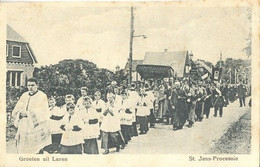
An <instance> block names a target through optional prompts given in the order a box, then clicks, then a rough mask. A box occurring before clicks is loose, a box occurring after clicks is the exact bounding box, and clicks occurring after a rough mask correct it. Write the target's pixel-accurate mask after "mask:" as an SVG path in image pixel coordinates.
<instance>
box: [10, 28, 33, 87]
mask: <svg viewBox="0 0 260 167" xmlns="http://www.w3.org/2000/svg"><path fill="white" fill-rule="evenodd" d="M6 31H7V39H6V84H7V85H10V86H15V87H19V86H25V85H26V80H27V79H28V78H31V77H32V76H33V70H34V64H35V63H37V59H36V57H35V55H34V53H33V51H32V48H31V47H30V45H29V43H28V42H27V41H26V40H25V39H24V38H23V37H22V36H20V35H19V34H18V33H17V32H16V31H14V29H12V28H11V27H10V26H9V25H7V27H6Z"/></svg>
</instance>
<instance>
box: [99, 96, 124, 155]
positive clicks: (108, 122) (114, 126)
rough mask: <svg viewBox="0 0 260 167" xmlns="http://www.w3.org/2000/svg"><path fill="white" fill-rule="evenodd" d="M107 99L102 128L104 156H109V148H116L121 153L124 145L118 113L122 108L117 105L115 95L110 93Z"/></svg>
mask: <svg viewBox="0 0 260 167" xmlns="http://www.w3.org/2000/svg"><path fill="white" fill-rule="evenodd" d="M107 99H108V102H107V103H106V107H105V108H106V109H105V111H104V112H103V121H102V124H101V127H100V129H101V131H102V133H101V134H102V140H101V148H103V149H104V150H105V152H104V153H103V154H109V148H114V147H116V151H117V152H119V150H120V145H124V139H123V137H122V134H121V129H120V117H119V113H118V112H119V109H120V108H119V106H117V104H116V103H115V95H114V94H113V93H108V94H107Z"/></svg>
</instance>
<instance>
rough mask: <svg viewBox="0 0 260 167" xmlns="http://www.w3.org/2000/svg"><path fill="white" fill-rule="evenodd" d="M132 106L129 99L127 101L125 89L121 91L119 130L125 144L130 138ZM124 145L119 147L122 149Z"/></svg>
mask: <svg viewBox="0 0 260 167" xmlns="http://www.w3.org/2000/svg"><path fill="white" fill-rule="evenodd" d="M133 111H134V109H133V107H132V104H131V101H129V99H128V96H127V91H123V92H122V103H121V109H120V117H121V119H120V124H121V132H122V134H123V137H124V140H125V144H128V142H129V141H130V140H131V133H132V132H131V126H132V119H133V114H132V113H133ZM124 148H125V146H124V145H123V146H122V147H121V149H124Z"/></svg>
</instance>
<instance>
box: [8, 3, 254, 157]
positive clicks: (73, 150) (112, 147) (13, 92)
mask: <svg viewBox="0 0 260 167" xmlns="http://www.w3.org/2000/svg"><path fill="white" fill-rule="evenodd" d="M146 8H147V6H145V7H144V9H146ZM21 9H22V8H21ZM83 9H84V10H83ZM93 9H95V10H86V9H85V8H80V9H78V8H75V12H78V11H80V10H83V11H82V13H79V16H80V17H82V18H83V17H85V14H87V13H88V12H94V13H93V16H99V15H104V17H106V18H109V19H108V20H107V22H104V21H103V20H104V19H100V20H102V21H100V22H98V20H96V17H93V16H92V14H89V17H87V18H86V19H85V20H88V21H87V22H86V21H85V20H84V21H80V22H78V23H77V24H76V25H78V24H83V25H84V24H86V23H89V26H90V27H92V26H93V27H92V28H90V29H89V28H85V27H84V26H83V25H79V26H75V28H73V29H71V31H68V30H67V29H64V30H63V28H57V31H54V32H52V29H48V32H49V31H50V33H46V32H45V29H43V28H42V27H52V26H53V24H50V25H45V26H41V27H33V26H32V25H36V24H30V25H31V26H32V27H31V29H32V30H37V31H42V33H39V34H44V35H41V38H43V39H41V41H44V44H38V43H39V41H34V40H35V39H37V38H35V36H33V38H31V39H30V42H28V41H27V40H25V39H24V38H23V37H22V36H21V35H19V33H18V32H16V31H15V30H14V28H16V29H18V27H16V26H15V25H24V26H25V25H26V24H22V23H23V22H19V21H23V19H13V18H9V20H10V21H9V22H10V23H11V25H13V26H10V25H6V31H7V40H6V65H7V66H6V116H7V124H6V125H7V126H6V129H7V130H6V141H7V142H6V145H7V146H6V148H7V149H6V151H7V153H18V154H104V155H107V154H114V153H115V154H117V153H118V152H120V153H122V154H123V153H124V152H125V153H129V152H131V153H136V154H138V153H148V154H153V153H155V154H158V153H164V154H165V153H169V154H172V153H189V154H191V153H210V149H211V146H212V145H213V144H215V143H214V142H215V141H217V140H219V139H220V138H221V136H225V134H226V133H225V132H226V130H227V129H228V128H229V127H231V126H232V125H233V124H235V123H236V122H238V121H239V119H240V117H243V115H244V113H247V114H248V113H251V109H250V108H249V107H248V106H250V107H251V97H250V96H251V61H252V57H251V43H250V41H244V42H243V43H242V41H243V40H244V39H248V35H249V34H250V35H251V31H249V30H251V28H250V27H246V28H244V27H243V26H241V25H250V24H249V22H250V21H251V20H250V19H249V20H247V21H248V24H245V22H241V23H239V24H238V25H237V26H235V27H237V28H242V30H241V31H243V32H244V29H248V32H247V33H245V34H243V33H236V34H235V33H233V31H230V30H232V28H234V26H233V24H232V25H231V28H227V32H225V33H223V30H222V29H221V28H219V27H222V25H226V23H227V22H229V21H230V20H232V19H227V20H224V22H223V23H221V24H220V23H219V22H220V21H221V20H223V19H224V18H225V19H226V16H227V14H226V11H225V10H220V11H219V13H220V14H221V15H219V16H218V15H216V19H215V20H218V21H217V23H219V24H220V25H221V26H215V22H214V24H213V23H212V25H214V26H211V24H209V25H207V24H205V22H208V20H209V19H208V12H209V13H212V14H217V13H218V12H212V9H208V12H206V13H205V14H204V15H205V20H202V21H201V25H199V24H198V25H197V26H198V27H205V25H206V27H208V29H201V30H202V31H201V32H200V33H197V31H198V29H196V31H191V30H192V29H194V28H193V27H194V21H193V18H194V14H195V15H196V14H198V13H199V12H198V11H200V12H201V9H196V10H194V11H193V12H192V11H191V10H189V12H185V15H186V14H189V15H190V16H189V17H187V20H189V21H187V23H186V21H185V24H184V22H183V23H181V24H180V25H178V26H170V27H168V28H165V27H167V26H168V25H172V24H168V23H170V22H172V21H176V19H172V18H175V17H176V15H175V14H174V13H173V12H172V11H174V10H172V9H171V10H169V11H168V12H166V11H167V10H168V9H167V10H166V8H160V9H159V8H158V15H156V14H154V15H151V16H150V15H148V14H149V13H151V12H150V11H153V10H156V9H154V8H150V9H149V10H147V12H142V13H139V15H138V18H139V17H140V18H143V19H144V20H145V22H147V21H149V20H150V21H151V22H150V23H149V24H148V25H147V27H144V29H143V30H142V31H144V30H147V34H148V36H149V32H150V31H149V30H153V31H154V28H155V25H158V26H160V27H159V28H158V31H155V32H154V33H150V36H149V38H148V37H147V36H146V35H144V34H138V33H137V32H138V31H135V29H134V18H135V17H134V7H133V6H131V8H129V10H130V12H131V15H130V25H128V24H129V22H127V24H125V25H124V26H123V27H121V28H120V29H118V30H117V29H116V28H118V27H120V26H115V25H121V24H122V23H121V22H120V23H118V21H117V20H118V19H110V17H107V13H106V12H109V10H111V12H112V13H113V10H114V9H113V8H111V9H109V10H107V9H106V8H104V11H106V12H104V11H103V9H102V10H101V13H102V11H103V12H104V13H103V14H100V12H96V11H98V10H99V9H100V8H93ZM140 9H141V8H140ZM169 9H170V8H169ZM51 10H53V9H48V10H46V11H47V12H50V11H51ZM59 10H60V9H59ZM70 10H71V9H70ZM117 10H118V11H117ZM117 10H116V11H117V12H119V13H116V15H115V16H114V17H115V18H118V17H122V16H125V15H124V14H123V13H122V12H125V13H126V14H127V13H128V12H129V11H127V10H125V9H123V8H122V9H121V8H118V9H117ZM138 10H139V9H138ZM138 10H137V11H136V12H138ZM197 10H198V11H197ZM17 11H18V9H15V10H13V11H12V12H10V13H11V14H10V16H11V15H13V13H17ZM46 11H45V10H43V12H46ZM139 11H140V10H139ZM162 11H163V12H165V13H167V15H165V14H163V15H161V14H160V13H161V12H162ZM183 11H184V10H180V12H183ZM52 12H53V14H51V16H52V17H53V18H55V17H56V15H55V14H54V13H56V10H53V11H52ZM250 12H251V11H250V10H246V11H245V12H244V15H246V14H248V15H250ZM22 13H23V14H21V15H24V12H22ZM50 13H51V12H50ZM50 13H46V14H43V15H42V16H41V17H37V19H36V20H35V21H37V22H38V21H39V20H38V19H40V18H42V19H43V18H44V19H43V20H41V21H40V22H42V23H43V24H47V23H52V22H46V19H45V17H46V16H49V15H50ZM60 13H63V14H64V16H63V17H62V18H64V19H65V20H66V19H68V20H67V21H65V22H64V24H62V23H59V26H60V25H64V26H63V27H67V28H68V29H70V27H68V26H66V25H68V23H69V24H71V25H73V23H74V21H75V17H74V15H73V14H72V15H67V16H65V14H66V13H67V12H65V13H64V12H63V10H62V12H60ZM72 13H73V12H72ZM40 14H41V13H40ZM40 14H39V15H40ZM68 14H69V12H68ZM168 14H169V15H171V17H170V16H168ZM81 15H82V16H81ZM83 15H84V16H83ZM146 15H148V16H146ZM164 15H165V16H164ZM37 16H38V13H37ZM157 16H158V17H157ZM159 16H160V17H159ZM179 16H180V20H185V19H183V16H184V15H183V13H180V15H179ZM201 16H203V15H201V14H199V15H198V16H197V17H198V18H199V19H201ZM206 16H207V17H206ZM223 16H225V17H223ZM229 16H238V15H237V14H230V15H229ZM149 17H150V18H151V19H147V18H149ZM28 18H31V16H28ZM53 18H48V19H53ZM90 18H94V20H92V22H91V21H89V19H90ZM167 18H170V19H169V20H165V19H167ZM247 18H248V17H247ZM57 19H58V20H59V19H60V17H57ZM124 19H125V17H123V18H122V20H124ZM156 19H158V20H157V22H155V21H154V20H156ZM28 20H30V19H28ZM77 20H78V19H77ZM119 20H120V19H119ZM162 20H165V21H162ZM210 20H211V19H210ZM212 20H214V19H212ZM236 20H242V19H236ZM17 21H18V22H17ZM111 21H115V22H114V23H113V24H111V25H112V26H111V27H110V30H109V29H107V28H108V27H107V26H109V25H110V22H111ZM54 22H55V23H58V22H57V20H54V21H53V23H54ZM163 22H167V24H164V23H163ZM65 23H66V24H65ZM155 23H156V24H155ZM190 23H192V24H190ZM139 24H140V23H139ZM174 24H175V23H174ZM174 24H173V25H174ZM186 24H188V25H189V24H190V25H191V27H190V26H183V25H186ZM196 24H197V23H196ZM28 25H29V24H28ZM104 25H105V26H104ZM59 26H58V27H59ZM95 26H96V27H95ZM128 26H130V41H129V54H128V51H126V52H125V51H124V52H120V51H121V50H122V51H123V50H125V49H124V48H128V42H127V43H126V44H125V43H123V41H126V40H125V36H122V35H119V34H125V33H126V32H125V31H123V30H125V29H126V27H128ZM12 27H14V28H12ZM174 27H181V28H184V30H183V31H182V32H181V33H180V32H176V34H181V35H183V37H181V38H179V39H178V38H177V37H178V35H177V36H176V34H175V33H174V32H169V33H165V30H169V31H175V30H176V31H177V29H175V28H174ZM216 27H217V28H216ZM81 28H83V29H81ZM102 28H105V29H104V31H103V30H100V29H102ZM18 30H19V31H21V32H23V33H25V34H27V35H26V36H27V37H29V36H32V34H33V33H31V32H30V31H28V28H26V27H24V28H21V29H18ZM90 30H93V32H92V33H90ZM108 30H109V31H108ZM155 30H156V29H155ZM212 30H213V31H212ZM219 30H221V31H220V32H218V31H219ZM61 31H63V33H61V34H60V35H58V34H59V33H60V32H61ZM96 31H97V32H98V33H97V32H96ZM113 31H115V32H114V33H111V32H113ZM70 32H71V33H70ZM81 32H82V34H81ZM83 32H84V33H83ZM101 32H104V34H107V35H108V36H103V35H99V33H100V34H103V33H101ZM209 32H211V33H209ZM231 32H232V33H231ZM238 32H240V29H239V31H238ZM135 33H136V34H135ZM204 33H205V36H204V37H203V38H202V35H201V34H204ZM214 33H216V34H215V37H211V38H209V34H210V35H212V34H214ZM46 34H49V35H50V37H49V38H44V37H45V36H46ZM87 34H89V35H91V34H92V35H91V36H84V35H87ZM163 34H165V36H163ZM187 34H189V35H187ZM220 34H221V35H220ZM227 34H229V35H230V34H235V36H234V38H231V37H230V36H227V37H226V36H225V35H227ZM237 34H240V35H241V34H242V35H244V36H241V37H240V38H238V35H237ZM96 35H98V36H97V37H95V36H96ZM190 35H195V36H194V37H192V36H190ZM196 35H197V36H196ZM57 36H58V37H59V36H60V37H63V36H66V38H64V41H59V40H62V38H57ZM222 36H223V38H219V37H222ZM71 37H73V39H74V38H75V41H74V40H71ZM139 37H140V38H141V39H146V41H148V42H149V41H150V43H147V44H145V45H143V44H141V43H139V45H138V43H137V41H136V46H135V47H136V51H138V50H139V51H142V52H139V53H137V52H136V53H134V52H133V41H134V38H135V39H136V38H139ZM187 37H188V38H187ZM105 38H107V40H104V39H105ZM147 38H148V39H147ZM50 39H51V40H50ZM54 39H57V41H55V40H54ZM79 39H80V41H78V40H79ZM94 39H95V40H96V41H93V40H94ZM111 39H112V40H111ZM114 39H115V40H114ZM183 39H187V41H186V40H183ZM206 39H207V40H213V41H207V40H206ZM231 39H232V40H231ZM249 39H250V38H249ZM81 40H82V41H81ZM88 40H89V41H88ZM229 40H230V41H229ZM45 41H49V42H46V44H45ZM68 41H70V42H68ZM111 41H114V42H111ZM157 41H159V42H157ZM223 41H226V43H223ZM237 42H241V46H240V45H238V46H239V47H238V46H237V47H235V46H236V45H234V43H237ZM30 43H32V44H35V45H36V49H35V50H36V51H37V52H38V53H41V54H38V55H39V56H38V55H37V56H36V55H35V54H34V52H33V50H32V47H31V46H30ZM99 43H100V46H99V45H97V44H99ZM47 44H48V47H47ZM64 44H67V45H65V46H64ZM188 44H192V45H191V46H189V45H188ZM216 44H221V45H220V46H216ZM227 44H228V45H227ZM38 45H39V46H41V47H38V48H37V46H38ZM80 45H82V46H80ZM58 46H59V47H58ZM126 46H127V47H126ZM167 47H168V49H167ZM184 48H185V49H184ZM213 48H214V49H213ZM217 48H222V49H223V50H221V49H220V50H218V49H217ZM64 49H66V50H64ZM191 49H193V52H192V50H191ZM91 50H92V51H91ZM46 51H49V52H46ZM244 52H246V53H244ZM126 53H127V54H126ZM193 53H194V54H195V56H196V60H195V59H194V58H193ZM222 53H223V55H222ZM133 55H134V56H133ZM138 55H139V56H138ZM47 56H49V57H50V58H46V57H47ZM222 56H223V59H224V58H225V60H222ZM133 57H134V58H133ZM37 59H39V65H37V66H35V65H36V64H37V63H38V60H37ZM54 60H55V61H54ZM56 60H58V61H59V62H57V61H56ZM213 63H214V64H213ZM120 66H121V68H120ZM114 67H115V70H114ZM246 98H247V100H246ZM245 106H246V107H245ZM246 122H247V123H248V124H247V125H248V126H250V122H251V117H250V118H248V119H247V121H246ZM221 125H223V126H221ZM202 126H203V127H202ZM220 126H221V128H220ZM205 127H206V128H207V129H205ZM209 129H210V130H209ZM247 129H251V128H247ZM207 130H208V131H207ZM205 131H206V133H209V131H210V132H211V135H205ZM182 132H183V133H182ZM213 133H214V134H217V135H214V134H213ZM236 133H237V134H239V133H240V131H236ZM231 134H233V133H231ZM209 136H210V137H209ZM203 137H204V138H203ZM250 137H251V131H250V130H248V133H247V136H246V135H244V138H245V139H244V140H241V141H240V144H237V145H247V144H244V143H247V142H249V141H250V139H249V138H250ZM184 139H185V140H184ZM232 139H233V138H232ZM232 139H230V140H227V141H231V140H232ZM223 143H225V142H223ZM241 143H243V144H241ZM210 144H212V145H210ZM132 146H134V147H132ZM222 148H224V149H226V150H225V151H229V148H230V147H222ZM233 148H234V149H236V148H237V147H233ZM248 148H250V147H247V148H246V149H248ZM127 150H131V151H129V152H127ZM238 150H239V149H238ZM241 150H243V149H241ZM221 153H223V152H221ZM225 153H226V152H225ZM235 153H237V152H235ZM242 153H246V152H242Z"/></svg>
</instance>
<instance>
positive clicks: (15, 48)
mask: <svg viewBox="0 0 260 167" xmlns="http://www.w3.org/2000/svg"><path fill="white" fill-rule="evenodd" d="M13 57H17V58H20V57H21V46H17V45H13Z"/></svg>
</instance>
